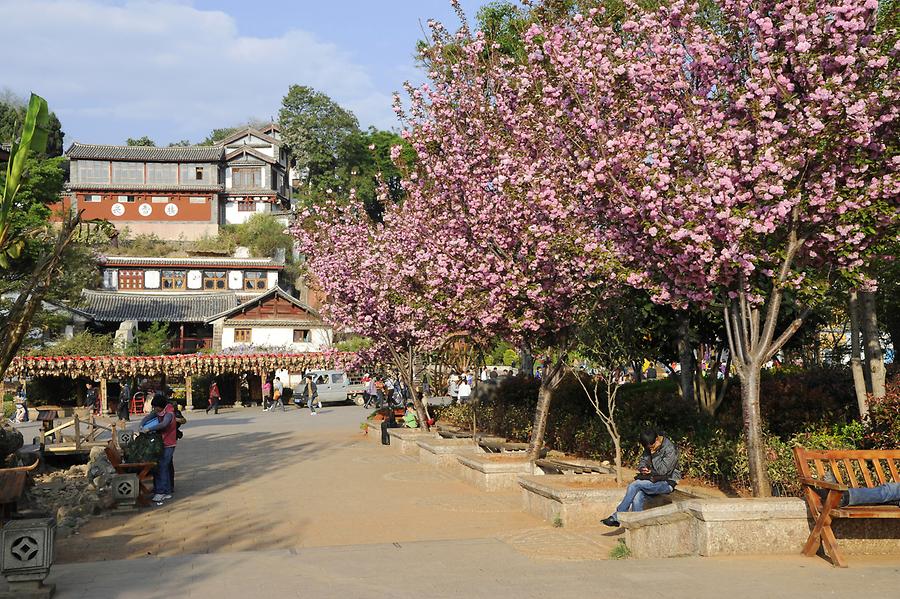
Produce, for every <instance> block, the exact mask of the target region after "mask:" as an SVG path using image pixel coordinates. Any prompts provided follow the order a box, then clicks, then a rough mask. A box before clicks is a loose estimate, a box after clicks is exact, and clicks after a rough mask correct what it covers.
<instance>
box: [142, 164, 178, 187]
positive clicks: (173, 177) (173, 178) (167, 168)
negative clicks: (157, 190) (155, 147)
mask: <svg viewBox="0 0 900 599" xmlns="http://www.w3.org/2000/svg"><path fill="white" fill-rule="evenodd" d="M147 183H155V184H157V185H174V184H176V183H178V165H177V164H170V163H155V162H151V163H148V164H147Z"/></svg>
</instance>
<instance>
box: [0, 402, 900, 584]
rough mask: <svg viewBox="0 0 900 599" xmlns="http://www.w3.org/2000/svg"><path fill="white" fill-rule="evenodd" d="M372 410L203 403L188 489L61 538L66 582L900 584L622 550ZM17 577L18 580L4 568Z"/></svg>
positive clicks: (186, 468)
mask: <svg viewBox="0 0 900 599" xmlns="http://www.w3.org/2000/svg"><path fill="white" fill-rule="evenodd" d="M366 414H367V411H365V410H363V409H362V408H358V407H355V406H326V407H325V409H323V410H322V411H321V412H320V413H319V415H317V416H311V415H310V414H309V413H308V412H307V411H306V410H302V411H297V410H294V409H289V410H288V411H287V412H284V413H282V412H277V413H263V412H261V410H260V409H258V408H235V409H229V410H224V411H222V412H221V413H220V414H218V415H213V414H209V415H206V414H204V413H203V412H199V413H198V412H190V413H188V414H187V416H188V419H189V423H188V425H187V426H186V427H185V429H184V430H185V437H184V439H182V440H181V441H180V443H179V446H178V450H177V451H176V454H175V463H176V469H177V474H176V493H175V498H174V499H173V500H172V501H170V502H168V503H167V504H166V505H163V506H161V507H155V506H154V507H152V508H148V509H144V510H141V511H140V512H138V513H135V514H131V515H111V516H106V517H102V518H97V519H94V520H92V521H91V522H90V523H88V524H87V525H85V526H84V527H82V528H81V530H80V531H79V534H77V535H75V536H72V537H69V538H66V539H60V540H58V542H57V563H56V565H55V566H54V567H53V570H52V572H51V576H50V579H49V581H50V582H55V583H56V584H57V596H58V597H60V598H62V599H75V598H78V597H85V598H88V597H90V598H97V599H99V598H105V597H122V598H145V597H146V598H150V597H161V598H162V597H166V598H173V597H215V598H216V599H226V598H229V597H242V598H243V597H266V598H267V599H268V598H271V599H275V598H279V597H379V598H383V597H461V596H465V597H609V598H618V597H623V598H624V597H635V596H640V597H697V598H702V597H710V598H712V597H722V596H726V595H727V596H728V597H751V596H752V597H785V598H787V597H791V598H795V597H816V598H819V597H827V596H836V597H858V596H863V595H864V594H871V595H872V596H874V597H890V596H893V595H894V594H896V587H897V580H900V563H898V560H897V559H896V558H894V559H886V558H870V557H860V556H853V557H852V558H851V567H850V568H849V569H848V570H838V569H834V568H832V567H831V566H830V565H829V564H828V563H826V562H825V561H824V560H821V559H804V558H801V557H798V556H789V557H774V558H762V557H760V558H732V559H722V558H716V559H700V558H690V559H669V560H625V561H612V560H608V559H607V557H608V555H609V551H610V549H611V548H612V547H613V546H614V545H615V544H616V541H617V540H618V539H619V538H620V536H619V535H620V534H621V531H611V530H610V529H607V528H604V527H600V526H598V527H596V528H594V527H591V528H584V529H570V528H564V529H558V528H553V527H551V526H550V525H548V524H547V523H545V522H543V521H542V520H538V519H536V518H534V517H532V516H530V515H528V514H526V513H524V512H522V511H521V509H520V499H519V496H518V494H517V493H491V494H488V493H484V492H481V491H479V490H477V489H475V488H474V487H471V486H469V485H467V484H465V483H463V482H461V481H459V480H457V479H456V478H454V477H452V476H450V475H448V474H447V473H445V472H442V471H440V470H437V469H434V468H432V467H430V466H424V465H421V464H419V463H418V461H417V460H416V459H414V458H411V457H406V456H401V455H400V454H399V452H398V451H397V450H396V449H394V448H390V447H384V446H382V445H381V444H380V443H377V442H375V441H373V440H367V439H366V438H365V437H364V436H363V435H362V433H361V432H360V429H359V424H360V423H361V422H362V421H363V419H364V417H365V416H366ZM0 584H2V583H0Z"/></svg>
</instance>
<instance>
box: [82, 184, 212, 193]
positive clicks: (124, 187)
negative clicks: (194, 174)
mask: <svg viewBox="0 0 900 599" xmlns="http://www.w3.org/2000/svg"><path fill="white" fill-rule="evenodd" d="M222 187H223V186H222V185H221V184H207V185H176V184H174V183H173V184H171V185H161V184H159V183H77V182H74V183H70V184H69V188H70V189H98V190H119V191H198V192H199V191H222Z"/></svg>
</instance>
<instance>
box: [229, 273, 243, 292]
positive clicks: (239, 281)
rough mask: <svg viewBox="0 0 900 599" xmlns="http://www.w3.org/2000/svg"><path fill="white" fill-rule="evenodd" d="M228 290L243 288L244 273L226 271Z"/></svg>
mask: <svg viewBox="0 0 900 599" xmlns="http://www.w3.org/2000/svg"><path fill="white" fill-rule="evenodd" d="M228 288H229V289H243V288H244V271H242V270H229V271H228Z"/></svg>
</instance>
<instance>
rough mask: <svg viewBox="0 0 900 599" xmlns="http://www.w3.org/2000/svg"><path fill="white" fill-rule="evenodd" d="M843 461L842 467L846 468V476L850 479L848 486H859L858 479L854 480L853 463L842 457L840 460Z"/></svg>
mask: <svg viewBox="0 0 900 599" xmlns="http://www.w3.org/2000/svg"><path fill="white" fill-rule="evenodd" d="M841 461H842V462H843V463H844V468H846V469H847V478H849V479H850V486H851V487H853V488H856V487H859V481H857V480H856V470H855V469H854V468H853V464H851V463H850V460H849V459H847V458H844V459H843V460H841Z"/></svg>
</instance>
